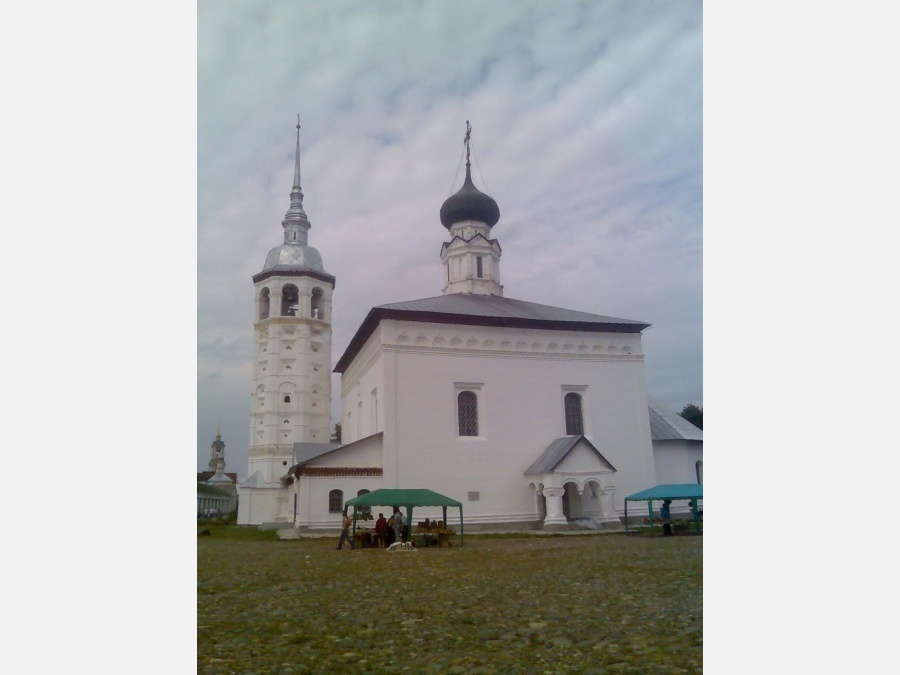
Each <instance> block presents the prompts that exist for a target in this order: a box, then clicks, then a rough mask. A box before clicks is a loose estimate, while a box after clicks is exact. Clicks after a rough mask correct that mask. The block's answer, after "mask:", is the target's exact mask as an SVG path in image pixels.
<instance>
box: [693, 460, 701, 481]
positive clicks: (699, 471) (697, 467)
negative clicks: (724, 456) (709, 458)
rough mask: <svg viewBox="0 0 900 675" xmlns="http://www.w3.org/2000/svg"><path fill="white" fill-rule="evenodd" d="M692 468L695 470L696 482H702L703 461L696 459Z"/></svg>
mask: <svg viewBox="0 0 900 675" xmlns="http://www.w3.org/2000/svg"><path fill="white" fill-rule="evenodd" d="M694 469H695V470H696V471H697V483H699V484H701V485H702V484H703V461H702V460H699V459H698V460H697V463H696V464H695V465H694Z"/></svg>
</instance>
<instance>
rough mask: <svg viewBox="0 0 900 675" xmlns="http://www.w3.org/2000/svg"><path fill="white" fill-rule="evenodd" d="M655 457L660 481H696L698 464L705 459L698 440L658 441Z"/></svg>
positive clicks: (657, 476) (662, 482) (663, 482)
mask: <svg viewBox="0 0 900 675" xmlns="http://www.w3.org/2000/svg"><path fill="white" fill-rule="evenodd" d="M653 459H654V462H655V464H656V479H657V482H658V483H660V484H669V483H674V484H680V483H696V482H697V471H696V464H697V462H698V461H703V443H701V442H698V441H674V440H673V441H656V442H654V443H653ZM630 509H631V507H630V506H629V510H630Z"/></svg>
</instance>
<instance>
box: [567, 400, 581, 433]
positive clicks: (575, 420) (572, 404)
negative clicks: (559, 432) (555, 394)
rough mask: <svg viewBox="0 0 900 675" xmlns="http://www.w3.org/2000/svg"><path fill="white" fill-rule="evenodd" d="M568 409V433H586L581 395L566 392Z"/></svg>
mask: <svg viewBox="0 0 900 675" xmlns="http://www.w3.org/2000/svg"><path fill="white" fill-rule="evenodd" d="M564 405H565V410H566V435H567V436H580V435H581V434H583V433H584V418H583V417H582V413H581V395H580V394H575V393H571V392H570V393H568V394H566V398H565V400H564Z"/></svg>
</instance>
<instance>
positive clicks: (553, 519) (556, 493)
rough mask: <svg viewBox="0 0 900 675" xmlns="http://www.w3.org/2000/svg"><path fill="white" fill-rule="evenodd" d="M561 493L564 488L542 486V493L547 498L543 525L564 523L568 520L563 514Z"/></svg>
mask: <svg viewBox="0 0 900 675" xmlns="http://www.w3.org/2000/svg"><path fill="white" fill-rule="evenodd" d="M563 493H565V488H561V487H545V488H544V490H543V494H544V497H545V498H546V499H547V516H546V517H545V518H544V525H565V524H566V523H567V522H568V521H567V520H566V517H565V515H564V514H563V503H562V497H563Z"/></svg>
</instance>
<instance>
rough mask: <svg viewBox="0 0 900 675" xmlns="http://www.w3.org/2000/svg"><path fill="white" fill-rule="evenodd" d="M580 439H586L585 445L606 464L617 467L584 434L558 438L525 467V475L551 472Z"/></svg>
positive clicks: (614, 468)
mask: <svg viewBox="0 0 900 675" xmlns="http://www.w3.org/2000/svg"><path fill="white" fill-rule="evenodd" d="M579 441H584V443H585V445H587V446H588V447H589V448H590V449H591V450H593V451H594V452H596V453H597V457H599V458H600V460H601V461H602V462H603V463H604V464H606V465H607V466H609V468H610V469H612V470H613V471H615V470H616V467H614V466H613V465H612V464H610V463H609V461H608V460H607V459H606V457H604V456H603V455H602V454H600V451H599V450H597V448H595V447H594V444H593V443H591V442H590V441H589V440H588V439H586V438H585V437H584V436H563V437H562V438H557V439H556V440H555V441H553V442H552V443H551V444H550V445H548V446H547V449H546V450H544V452H542V453H541V456H540V457H538V458H537V459H536V460H535V461H534V462H533V463H532V464H531V466H529V467H528V468H527V469H525V475H526V476H531V475H537V474H545V473H551V472H552V471H553V470H554V469H555V468H556V467H557V466H558V465H559V463H560V462H561V461H563V459H564V458H565V456H566V455H568V454H569V452H571V450H572V448H574V447H575V446H576V445H577V444H578V442H579Z"/></svg>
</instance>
